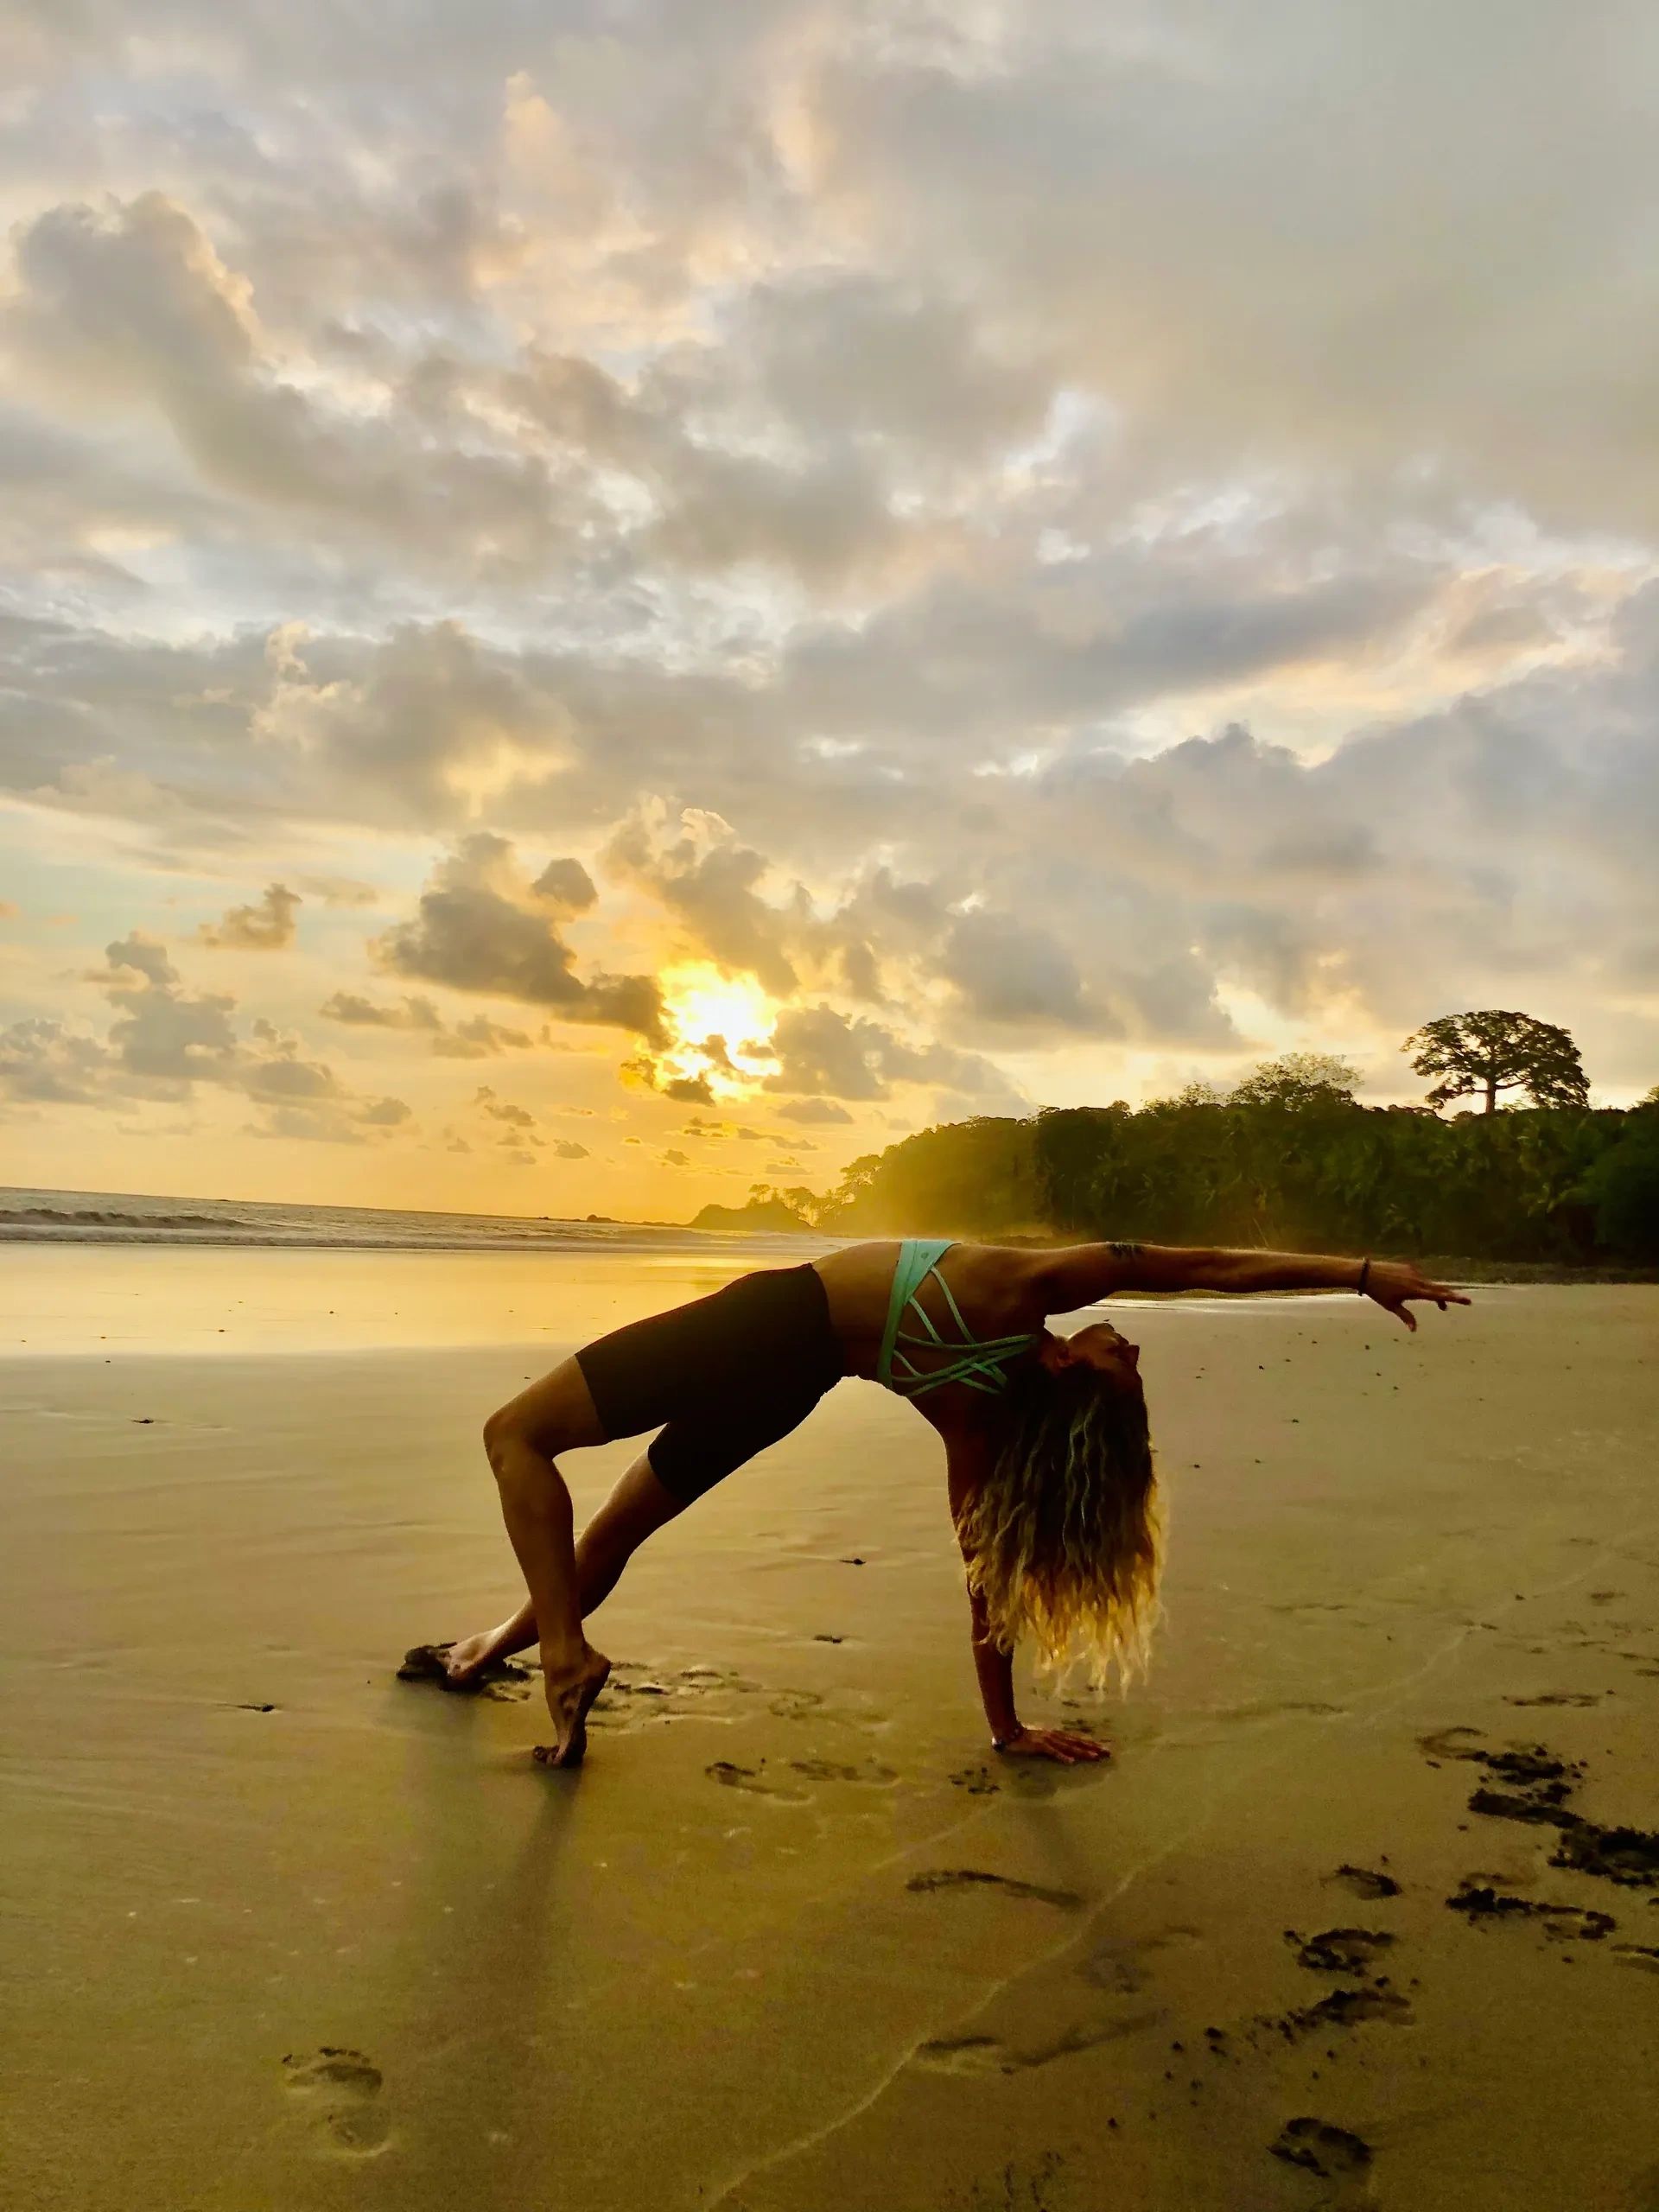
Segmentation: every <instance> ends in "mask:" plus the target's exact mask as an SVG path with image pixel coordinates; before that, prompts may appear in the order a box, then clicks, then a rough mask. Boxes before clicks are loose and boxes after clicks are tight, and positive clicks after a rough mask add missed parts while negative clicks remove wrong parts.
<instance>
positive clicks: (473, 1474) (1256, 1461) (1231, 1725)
mask: <svg viewBox="0 0 1659 2212" xmlns="http://www.w3.org/2000/svg"><path fill="white" fill-rule="evenodd" d="M729 1265H730V1263H729V1262H728V1263H727V1267H728V1270H729ZM720 1274H721V1262H720V1261H719V1260H718V1259H717V1258H716V1259H711V1260H704V1261H702V1262H698V1261H695V1260H693V1259H690V1258H688V1257H686V1256H684V1255H678V1256H676V1255H663V1256H660V1257H654V1258H649V1259H645V1258H640V1257H638V1256H628V1255H607V1256H604V1257H601V1258H592V1259H590V1258H581V1257H566V1256H548V1255H530V1256H524V1257H516V1256H512V1255H483V1256H476V1255H473V1256H469V1255H440V1254H416V1255H409V1254H379V1255H343V1254H315V1253H314V1254H303V1253H302V1254H286V1253H283V1254H271V1253H263V1252H254V1253H250V1252H237V1251H232V1250H218V1251H200V1252H197V1251H167V1252H161V1251H119V1252H118V1251H111V1250H107V1249H84V1250H46V1249H21V1248H20V1249H16V1250H15V1251H12V1252H10V1253H9V1254H8V1259H7V1267H6V1269H5V1285H4V1290H3V1305H0V1338H3V1340H4V1341H3V1355H0V1462H3V1468H4V1488H5V1496H4V1515H5V1520H4V1525H5V1531H6V1542H5V1567H4V1574H3V1583H4V1592H3V1594H4V1603H3V1607H0V1635H3V1639H4V1646H5V1651H6V1656H7V1677H8V1695H7V1698H6V1701H5V1721H4V1726H5V1737H6V1745H5V1779H6V1798H7V1802H6V1808H5V1818H4V1836H5V1842H4V1846H3V1905H4V1913H5V1922H6V1929H7V1935H6V1941H5V1946H4V1948H5V1954H6V1961H5V1967H4V1973H5V1975H6V1978H7V1980H8V1983H9V1985H10V1987H9V1993H8V2005H7V2009H8V2012H9V2015H10V2030H9V2033H8V2037H7V2044H8V2048H7V2054H6V2062H5V2066H4V2069H3V2073H0V2118H3V2126H4V2134H5V2137H6V2140H7V2144H8V2154H7V2164H8V2166H9V2169H10V2202H14V2203H17V2204H20V2205H24V2206H28V2207H29V2208H31V2212H35V2208H39V2209H40V2212H105V2208H108V2209H109V2212H308V2208H312V2207H316V2208H319V2212H326V2209H327V2208H334V2207H336V2206H340V2207H345V2206H352V2207H361V2208H365V2209H366V2208H385V2212H429V2208H430V2212H440V2208H442V2212H456V2208H461V2207H465V2208H467V2212H490V2209H491V2208H500V2212H507V2209H508V2208H512V2209H513V2212H519V2208H524V2207H528V2206H538V2207H539V2206H560V2207H563V2206H569V2207H570V2208H572V2212H576V2208H580V2212H713V2208H715V2207H724V2208H728V2212H936V2208H937V2209H938V2212H946V2208H949V2212H1005V2209H1006V2212H1013V2208H1020V2212H1104V2208H1107V2207H1113V2208H1116V2207H1119V2206H1135V2207H1136V2208H1140V2209H1141V2212H1163V2208H1171V2212H1173V2208H1177V2207H1180V2208H1192V2207H1216V2208H1226V2212H1254V2208H1263V2212H1266V2208H1279V2207H1287V2208H1312V2207H1316V2206H1347V2205H1360V2204H1376V2205H1384V2206H1389V2207H1398V2208H1406V2207H1412V2208H1418V2207H1425V2208H1427V2207H1436V2206H1452V2205H1455V2206H1457V2207H1458V2208H1459V2212H1486V2209H1487V2208H1491V2212H1500V2208H1502V2212H1512V2208H1515V2207H1516V2206H1522V2205H1524V2206H1527V2207H1529V2208H1532V2209H1533V2212H1554V2208H1557V2207H1559V2208H1562V2212H1565V2208H1567V2207H1569V2206H1570V2207H1573V2208H1580V2209H1584V2208H1589V2209H1591V2212H1599V2209H1600V2208H1605V2212H1654V2208H1655V2207H1659V2141H1656V2133H1655V2128H1654V2110H1655V2106H1654V2083H1655V2080H1656V2069H1659V1839H1656V1834H1655V1831H1656V1830H1659V1759H1656V1756H1655V1745H1656V1742H1659V1482H1656V1473H1655V1460H1656V1452H1655V1443H1656V1438H1659V1290H1656V1289H1654V1288H1650V1287H1590V1288H1571V1289H1568V1288H1549V1287H1528V1288H1524V1289H1515V1288H1509V1289H1506V1288H1503V1287H1492V1288H1487V1289H1484V1290H1483V1291H1482V1292H1481V1294H1479V1299H1478V1304H1477V1305H1476V1306H1473V1307H1472V1308H1471V1309H1470V1311H1468V1312H1467V1313H1454V1314H1451V1315H1448V1316H1446V1317H1441V1316H1440V1315H1438V1314H1435V1313H1433V1312H1430V1313H1427V1314H1426V1315H1425V1316H1424V1319H1423V1324H1422V1328H1421V1333H1420V1334H1419V1335H1418V1336H1417V1337H1416V1338H1410V1337H1408V1335H1407V1334H1406V1333H1405V1332H1404V1331H1402V1330H1400V1329H1398V1328H1397V1327H1395V1326H1394V1325H1391V1324H1389V1322H1388V1321H1387V1320H1386V1319H1384V1317H1383V1316H1382V1315H1381V1314H1379V1313H1377V1312H1376V1310H1375V1309H1373V1308H1370V1307H1368V1306H1364V1305H1363V1304H1361V1303H1360V1302H1359V1301H1357V1300H1352V1299H1320V1300H1256V1301H1253V1302H1243V1301H1241V1302H1238V1303H1236V1304H1234V1305H1232V1306H1224V1304H1222V1303H1221V1302H1219V1301H1214V1300H1194V1301H1188V1302H1184V1303H1183V1304H1181V1305H1179V1306H1146V1307H1136V1308H1135V1309H1134V1312H1133V1318H1132V1319H1131V1320H1130V1321H1129V1322H1128V1327H1129V1330H1130V1333H1132V1334H1135V1335H1136V1336H1138V1338H1139V1339H1140V1340H1141V1343H1142V1344H1143V1347H1144V1353H1143V1372H1144V1374H1145V1376H1146V1379H1147V1391H1148V1396H1149V1399H1150V1401H1151V1404H1152V1407H1153V1411H1154V1434H1155V1436H1156V1437H1157V1440H1158V1441H1159V1444H1160V1452H1161V1458H1162V1465H1163V1468H1164V1471H1165V1475H1166V1481H1167V1484H1168V1489H1169V1491H1170V1494H1171V1497H1172V1502H1173V1542H1172V1559H1171V1567H1170V1571H1169V1575H1168V1579H1167V1585H1166V1602H1167V1610H1168V1618H1167V1622H1166V1627H1165V1630H1164V1631H1163V1634H1162V1637H1161V1640H1160V1649H1159V1654H1158V1658H1157V1662H1156V1665H1155V1669H1154V1675H1153V1676H1152V1679H1151V1681H1150V1682H1149V1683H1147V1684H1146V1685H1143V1686H1141V1687H1140V1688H1137V1689H1136V1690H1135V1692H1134V1694H1132V1695H1131V1696H1130V1697H1129V1699H1128V1700H1127V1702H1123V1703H1119V1702H1117V1701H1116V1700H1111V1701H1109V1703H1108V1704H1106V1705H1105V1706H1104V1707H1095V1706H1092V1705H1090V1704H1084V1705H1081V1706H1077V1707H1066V1706H1063V1705H1061V1704H1059V1703H1058V1700H1056V1699H1055V1698H1053V1697H1052V1696H1045V1695H1044V1694H1042V1693H1041V1692H1039V1691H1037V1690H1031V1691H1028V1692H1027V1694H1026V1711H1027V1717H1028V1718H1032V1719H1036V1718H1038V1717H1039V1716H1041V1715H1044V1714H1046V1713H1049V1714H1052V1713H1066V1714H1067V1715H1068V1717H1071V1718H1074V1719H1075V1718H1076V1717H1077V1714H1079V1713H1094V1714H1095V1715H1096V1717H1097V1718H1098V1719H1100V1721H1101V1723H1102V1724H1103V1726H1105V1727H1107V1728H1108V1729H1109V1732H1110V1733H1111V1734H1112V1736H1113V1738H1114V1739H1115V1741H1116V1746H1117V1755H1116V1759H1115V1760H1114V1762H1113V1763H1112V1764H1110V1765H1109V1766H1107V1767H1103V1768H1100V1769H1097V1770H1096V1769H1091V1770H1078V1771H1075V1772H1069V1773H1068V1772H1062V1771H1058V1770H1031V1771H1026V1770H1018V1769H1012V1768H1010V1767H1009V1766H1007V1765H1006V1764H1001V1763H999V1762H998V1761H997V1760H995V1758H994V1757H992V1756H991V1755H990V1754H989V1753H988V1749H987V1746H986V1744H985V1741H984V1731H983V1728H982V1724H981V1721H980V1717H979V1713H978V1709H977V1706H976V1699H975V1695H974V1689H973V1682H972V1675H971V1670H970V1668H969V1655H968V1650H967V1645H966V1633H965V1625H964V1619H963V1613H964V1607H963V1599H962V1595H961V1590H960V1583H959V1575H958V1573H957V1569H956V1567H955V1565H954V1560H953V1553H952V1548H951V1544H950V1535H949V1529H948V1526H947V1522H946V1517H945V1510H944V1494H943V1480H942V1469H941V1465H940V1463H939V1453H938V1446H937V1444H936V1440H934V1438H933V1437H932V1435H931V1433H930V1432H929V1431H928V1430H927V1429H926V1428H925V1427H924V1426H923V1424H922V1423H921V1422H920V1421H918V1420H917V1419H916V1418H915V1416H914V1415H913V1414H912V1413H910V1412H908V1411H907V1410H906V1408H904V1407H902V1406H901V1405H899V1404H898V1403H897V1402H893V1401H892V1400H890V1399H888V1398H887V1397H885V1396H884V1395H882V1394H881V1393H880V1392H878V1391H877V1390H875V1389H873V1388H870V1387H868V1386H866V1385H861V1384H857V1383H846V1384H843V1385H842V1388H841V1389H838V1390H837V1391H836V1393H835V1394H834V1395H833V1396H832V1397H831V1398H830V1400H829V1401H828V1402H827V1403H826V1404H825V1406H824V1407H823V1408H822V1409H821V1410H820V1412H819V1414H817V1416H816V1417H815V1418H814V1420H813V1421H811V1422H810V1424H809V1426H808V1427H806V1428H804V1430H802V1431H801V1432H799V1433H798V1434H796V1435H795V1436H793V1437H792V1438H791V1439H789V1440H787V1442H786V1443H785V1445H783V1446H780V1447H779V1448H778V1449H777V1450H776V1451H775V1452H772V1454H770V1455H768V1457H767V1458H766V1459H764V1460H763V1461H761V1462H760V1463H757V1464H756V1465H753V1466H752V1467H751V1468H749V1469H747V1470H745V1471H742V1472H741V1473H740V1474H739V1475H738V1476H736V1477H734V1478H733V1479H732V1480H731V1481H729V1482H728V1484H725V1485H724V1486H723V1487H722V1488H721V1490H720V1491H717V1492H716V1493H715V1494H714V1495H713V1496H711V1497H709V1499H707V1500H706V1501H704V1502H703V1503H701V1504H700V1505H699V1506H697V1507H696V1509H695V1510H693V1511H692V1512H691V1513H690V1514H688V1515H687V1516H685V1517H684V1518H683V1520H681V1521H680V1522H677V1523H676V1524H675V1525H674V1526H673V1527H671V1529H668V1530H666V1531H664V1533H663V1535H661V1536H660V1537H659V1538H658V1540H657V1541H655V1542H654V1544H653V1545H652V1547H651V1548H649V1549H648V1551H647V1552H646V1553H645V1554H641V1555H640V1556H639V1558H638V1559H637V1560H635V1562H634V1564H633V1566H632V1569H631V1570H630V1573H629V1574H628V1576H627V1577H626V1580H625V1582H624V1583H623V1585H622V1586H621V1588H620V1590H619V1592H617V1593H616V1595H615V1596H614V1597H613V1599H611V1601H610V1602H609V1603H608V1604H607V1606H606V1607H605V1608H604V1609H603V1611H602V1612H601V1614H600V1615H598V1616H597V1617H596V1625H595V1630H594V1634H595V1637H596V1640H597V1641H599V1642H600V1643H601V1645H602V1646H603V1648H605V1649H607V1650H608V1651H609V1652H610V1653H611V1654H612V1655H613V1657H614V1658H615V1660H616V1662H617V1671H616V1678H615V1681H614V1683H613V1688H612V1689H611V1690H610V1691H609V1692H608V1693H607V1696H606V1697H605V1699H604V1700H603V1701H602V1703H601V1706H600V1707H599V1708H598V1710H597V1712H596V1713H595V1716H594V1729H593V1740H592V1747H591V1751H590V1757H589V1761H588V1766H587V1768H586V1769H585V1770H584V1771H583V1772H582V1774H581V1775H580V1776H579V1777H566V1776H558V1775H552V1774H550V1773H548V1772H547V1771H545V1770H542V1769H540V1768H538V1767H537V1766H536V1765H535V1764H534V1763H533V1762H532V1761H531V1757H530V1750H531V1745H533V1744H534V1743H536V1742H537V1741H539V1740H541V1739H542V1738H543V1733H544V1727H543V1723H544V1719H545V1715H544V1713H543V1712H542V1710H541V1708H540V1707H539V1703H538V1700H537V1699H536V1698H534V1697H532V1695H531V1688H532V1685H531V1684H530V1683H529V1682H528V1681H526V1682H523V1683H520V1684H517V1685H507V1686H505V1687H504V1688H503V1689H502V1691H501V1692H500V1693H499V1694H494V1695H492V1696H487V1697H483V1698H478V1699H472V1700H465V1699H461V1698H454V1697H448V1696H444V1695H442V1694H439V1693H438V1692H436V1691H435V1690H434V1689H431V1688H420V1687H415V1686H411V1685H410V1684H407V1683H404V1682H401V1681H398V1680H397V1673H396V1669H397V1662H398V1660H399V1659H400V1657H401V1656H402V1655H403V1652H404V1649H405V1647H406V1646H408V1645H410V1644H412V1643H416V1642H419V1641H423V1640H425V1639H428V1638H433V1637H447V1636H451V1635H454V1634H457V1633H462V1632H465V1631H467V1630H471V1629H474V1628H476V1627H480V1626H483V1625H485V1624H487V1623H489V1622H490V1621H493V1620H494V1619H496V1618H499V1616H500V1614H501V1613H502V1612H503V1611H504V1610H505V1607H506V1606H507V1605H508V1604H509V1602H510V1601H511V1599H512V1596H513V1579H512V1560H511V1557H510V1554H509V1553H508V1550H507V1547H506V1544H505V1538H504V1536H503V1535H502V1532H501V1529H500V1526H499V1517H498V1515H497V1511H496V1506H495V1500H494V1495H493V1484H492V1483H491V1481H490V1478H489V1476H488V1473H487V1470H486V1466H485V1464H484V1461H483V1458H482V1455H481V1452H480V1447H479V1442H478V1431H479V1427H480V1421H481V1419H482V1416H483V1415H484V1414H485V1413H486V1412H487V1411H488V1410H489V1408H491V1407H492V1406H493V1404H494V1403H495V1402H498V1401H499V1399H501V1398H502V1397H504V1396H505V1395H508V1394H509V1393H510V1392H511V1391H512V1390H513V1389H517V1388H518V1386H519V1384H520V1383H521V1382H522V1381H523V1379H524V1376H526V1375H527V1374H530V1373H532V1372H535V1371H537V1370H540V1369H542V1368H543V1367H545V1366H547V1365H548V1364H550V1363H551V1361H552V1360H553V1359H554V1358H555V1357H557V1356H558V1355H559V1354H560V1353H561V1352H563V1351H565V1350H567V1349H569V1347H570V1346H571V1345H573V1344H575V1343H576V1342H578V1341H580V1340H581V1339H582V1338H584V1337H586V1336H588V1335H591V1334H593V1333H595V1332H597V1331H598V1330H599V1329H601V1328H604V1327H609V1326H611V1325H614V1324H615V1323H616V1322H617V1321H620V1320H621V1319H626V1318H629V1316H630V1315H631V1314H632V1313H640V1312H644V1311H646V1310H648V1309H650V1308H652V1307H653V1306H660V1305H664V1304H667V1303H670V1302H672V1300H675V1299H677V1298H679V1297H683V1296H686V1295H690V1294H692V1293H693V1292H694V1291H695V1290H696V1289H698V1288H702V1287H710V1286H711V1284H712V1282H713V1281H715V1280H718V1279H719V1276H720ZM330 1309H332V1310H330ZM632 1448H633V1447H632V1446H626V1445H619V1446H610V1447H607V1449H606V1450H604V1451H601V1452H595V1453H592V1454H588V1455H586V1456H585V1457H583V1458H581V1459H573V1460H572V1461H571V1462H570V1465H569V1476H570V1478H571V1483H572V1488H573V1491H575V1497H576V1500H577V1506H578V1510H579V1511H582V1510H585V1509H587V1508H588V1507H589V1506H591V1504H592V1503H594V1501H596V1499H597V1498H598V1497H599V1496H600V1495H601V1494H602V1492H603V1491H604V1489H605V1488H606V1487H607V1485H608V1484H609V1482H610V1481H611V1480H612V1478H613V1476H614V1474H615V1472H616V1471H618V1469H619V1468H620V1465H622V1464H623V1462H624V1460H625V1459H626V1456H627V1455H628V1453H629V1452H631V1450H632ZM1471 1799H1472V1800H1474V1801H1475V1802H1474V1803H1473V1804H1471Z"/></svg>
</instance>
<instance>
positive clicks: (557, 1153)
mask: <svg viewBox="0 0 1659 2212" xmlns="http://www.w3.org/2000/svg"><path fill="white" fill-rule="evenodd" d="M553 1156H554V1158H555V1159H556V1160H591V1159H592V1158H593V1154H591V1153H590V1152H589V1151H588V1147H587V1146H586V1145H585V1144H578V1143H577V1142H576V1141H575V1138H574V1137H556V1138H555V1139H554V1141H553Z"/></svg>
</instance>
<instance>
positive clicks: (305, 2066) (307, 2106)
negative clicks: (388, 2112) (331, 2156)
mask: <svg viewBox="0 0 1659 2212" xmlns="http://www.w3.org/2000/svg"><path fill="white" fill-rule="evenodd" d="M382 2079H383V2077H382V2075H381V2072H380V2069H379V2068H378V2066H377V2065H376V2064H375V2063H374V2062H373V2061H372V2059H369V2058H365V2056H364V2055H363V2053H362V2052H361V2051H360V2050H346V2049H345V2048H344V2047H343V2046H342V2045H340V2044H324V2045H323V2047H322V2049H321V2050H317V2051H313V2052H312V2053H311V2055H310V2056H308V2057H306V2056H302V2055H301V2054H300V2053H299V2052H297V2051H290V2052H289V2056H287V2057H286V2058H284V2059H283V2083H284V2087H285V2088H287V2091H288V2094H289V2096H290V2097H292V2098H293V2099H294V2101H295V2102H296V2104H298V2105H300V2106H302V2107H303V2108H304V2110H305V2111H306V2112H307V2113H308V2115H309V2116H310V2117H311V2119H312V2120H314V2122H315V2125H316V2126H317V2128H318V2130H319V2132H320V2133H321V2134H322V2135H323V2137H324V2138H325V2139H326V2140H325V2144H324V2148H325V2149H326V2150H328V2151H331V2152H339V2153H343V2154H345V2155H346V2156H347V2157H350V2158H376V2157H378V2155H379V2153H380V2152H383V2151H385V2150H389V2149H390V2148H391V2139H392V2137H391V2122H390V2121H389V2120H387V2118H386V2116H385V2113H384V2112H383V2111H382V2110H381V2108H380V2102H379V2099H380V2090H381V2085H382Z"/></svg>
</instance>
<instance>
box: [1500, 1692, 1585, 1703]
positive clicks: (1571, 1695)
mask: <svg viewBox="0 0 1659 2212" xmlns="http://www.w3.org/2000/svg"><path fill="white" fill-rule="evenodd" d="M1605 1695H1606V1692H1605V1690H1543V1691H1541V1692H1540V1693H1539V1694H1538V1695H1537V1696H1536V1697H1506V1698H1505V1699H1504V1700H1503V1702H1504V1704H1505V1705H1572V1706H1579V1707H1585V1706H1591V1705H1599V1704H1600V1703H1601V1700H1602V1699H1603V1698H1604V1697H1605Z"/></svg>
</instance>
